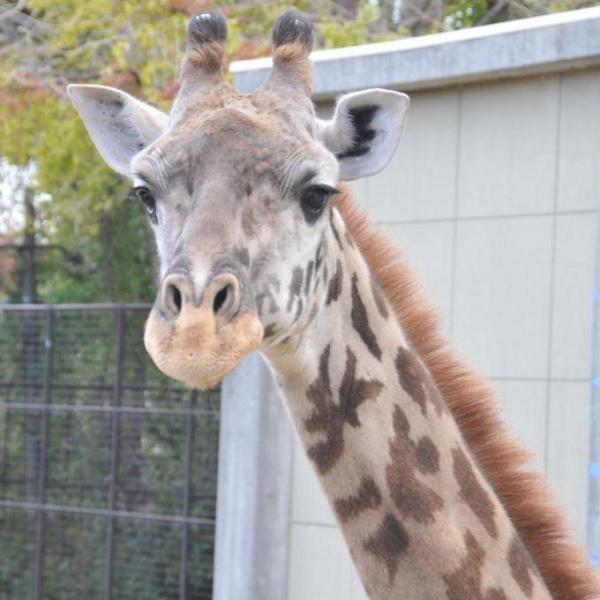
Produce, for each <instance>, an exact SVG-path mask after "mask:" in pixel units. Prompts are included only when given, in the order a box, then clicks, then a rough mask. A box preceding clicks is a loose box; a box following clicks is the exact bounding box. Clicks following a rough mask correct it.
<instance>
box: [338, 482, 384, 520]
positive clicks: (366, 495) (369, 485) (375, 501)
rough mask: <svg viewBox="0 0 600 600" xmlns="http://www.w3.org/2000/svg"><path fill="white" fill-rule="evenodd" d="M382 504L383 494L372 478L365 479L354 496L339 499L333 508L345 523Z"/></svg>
mask: <svg viewBox="0 0 600 600" xmlns="http://www.w3.org/2000/svg"><path fill="white" fill-rule="evenodd" d="M380 504H381V492H380V491H379V488H378V487H377V484H376V483H375V480H373V479H371V478H370V477H363V478H362V480H361V482H360V486H359V487H358V491H357V493H356V494H355V495H354V496H348V497H347V498H338V499H337V500H336V501H335V502H334V503H333V506H334V508H335V512H336V513H337V516H338V518H339V519H340V521H341V522H342V523H345V522H346V521H349V520H350V519H353V518H355V517H356V516H358V515H359V514H360V513H361V512H363V511H365V510H368V509H370V508H377V507H378V506H379V505H380Z"/></svg>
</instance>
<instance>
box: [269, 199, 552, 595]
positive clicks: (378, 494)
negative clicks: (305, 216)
mask: <svg viewBox="0 0 600 600" xmlns="http://www.w3.org/2000/svg"><path fill="white" fill-rule="evenodd" d="M325 242H326V244H327V247H328V252H327V258H326V259H325V261H324V262H323V264H322V266H321V269H320V272H319V273H315V275H314V277H316V278H317V281H319V283H318V284H317V286H322V294H316V295H315V297H316V298H321V299H323V298H324V303H323V304H324V305H322V306H319V310H318V311H312V314H313V315H315V317H314V320H313V321H312V322H311V323H310V324H309V325H308V326H307V327H305V328H304V330H303V331H302V332H300V333H297V334H295V335H293V336H292V337H291V338H289V339H288V340H286V342H285V343H284V344H281V345H280V346H279V347H277V348H273V349H272V350H270V351H267V352H266V353H265V354H266V356H267V359H268V360H269V361H270V363H271V365H272V367H273V368H274V370H275V373H276V377H277V380H278V383H279V385H280V387H281V389H282V391H283V394H284V396H285V399H286V402H287V404H288V407H289V410H290V413H291V416H292V420H293V422H294V426H295V428H296V431H297V433H298V435H299V437H300V439H301V442H302V444H303V446H304V448H305V450H306V452H307V455H308V457H309V458H310V460H311V462H312V464H313V466H314V468H315V470H316V472H317V475H318V477H319V481H320V483H321V485H322V487H323V489H324V491H325V493H326V495H327V497H328V499H329V502H330V504H331V505H332V507H333V510H334V513H335V515H336V518H337V520H338V523H339V525H340V527H341V529H342V532H343V534H344V536H345V539H346V542H347V544H348V546H349V548H350V552H351V555H352V558H353V560H354V562H355V564H356V566H357V569H358V572H359V574H360V577H361V580H362V582H363V584H364V587H365V590H366V591H367V593H368V594H369V597H370V598H371V599H372V600H380V599H381V600H383V599H389V598H396V597H398V598H400V597H401V598H403V599H406V600H411V599H415V600H416V599H420V600H423V599H437V598H449V599H453V600H465V599H466V598H473V599H475V600H477V599H481V600H509V599H512V598H536V599H547V598H550V595H549V593H548V591H547V589H546V587H545V585H544V583H543V582H542V580H541V578H540V577H539V575H538V572H537V569H536V568H535V566H534V564H533V562H532V560H531V558H530V555H529V553H528V552H527V550H526V549H525V547H524V546H523V544H522V542H521V540H520V538H519V536H518V535H517V533H516V531H515V528H514V527H513V525H512V523H511V522H510V520H509V518H508V516H507V513H506V512H505V510H504V509H503V507H502V505H501V504H500V502H499V500H498V498H497V497H496V495H495V494H494V492H493V490H492V488H491V487H490V485H489V484H488V482H487V480H486V478H485V477H484V475H483V474H482V472H481V471H480V469H479V468H478V466H477V464H476V463H475V461H474V459H473V458H472V456H471V453H470V451H469V449H468V448H467V447H466V445H465V442H464V440H463V437H462V436H461V434H460V431H459V430H458V427H457V425H456V423H455V421H454V419H453V417H452V415H451V414H450V412H449V410H448V409H447V407H446V404H445V402H444V399H443V398H442V397H441V395H440V393H439V392H438V390H437V388H436V386H435V384H434V382H433V380H432V378H431V376H430V375H429V373H428V371H427V369H426V368H425V366H424V364H423V362H422V361H421V360H420V358H419V356H418V355H417V354H416V352H415V351H414V349H413V348H412V347H411V346H410V344H409V343H408V341H407V339H406V337H405V335H404V333H403V331H402V328H401V326H400V324H399V322H398V320H397V319H396V317H395V315H394V314H393V311H392V310H391V308H390V307H389V305H388V302H387V300H386V299H385V297H384V296H383V294H382V292H381V291H380V288H379V285H378V283H377V281H375V280H374V279H373V277H372V275H371V273H370V272H369V269H368V266H367V265H366V263H365V261H364V260H363V258H362V256H361V254H360V252H359V250H358V248H357V247H356V245H355V244H354V243H353V241H352V239H351V238H350V236H349V234H348V233H347V231H346V228H345V225H344V222H343V220H342V219H341V217H340V215H339V214H338V213H337V211H335V210H334V211H333V213H332V219H331V227H330V229H329V230H328V234H327V236H326V238H325ZM304 300H305V302H308V303H309V306H310V298H305V299H304ZM321 302H322V300H321Z"/></svg>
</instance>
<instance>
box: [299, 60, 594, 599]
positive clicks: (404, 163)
mask: <svg viewBox="0 0 600 600" xmlns="http://www.w3.org/2000/svg"><path fill="white" fill-rule="evenodd" d="M410 95H411V99H412V103H411V109H410V113H409V120H408V127H407V130H406V134H405V137H404V139H403V140H402V142H401V147H400V149H399V150H398V152H397V153H396V155H395V157H394V159H393V160H392V162H391V164H390V165H389V166H388V167H387V168H386V169H385V170H384V171H383V172H382V173H380V174H378V175H377V176H375V177H372V178H370V179H367V180H365V181H361V182H358V183H357V184H356V185H355V186H354V187H355V190H356V195H357V196H358V197H359V198H360V199H361V203H362V205H363V206H364V207H365V208H366V210H367V212H368V213H369V215H370V216H371V217H372V219H373V220H374V221H376V222H377V223H378V224H380V225H381V226H382V227H383V228H384V229H386V230H387V231H389V232H390V233H391V234H392V236H393V237H394V239H395V240H396V241H397V243H398V244H399V245H400V246H402V247H403V248H404V249H405V251H406V254H407V255H408V256H409V258H410V259H411V260H412V262H413V263H414V265H415V268H416V269H417V271H418V272H419V273H420V275H421V278H422V280H423V282H424V285H425V288H426V289H427V291H428V292H429V294H430V295H431V296H432V297H433V298H434V299H435V301H436V302H437V304H438V305H439V307H440V310H441V312H442V315H443V320H444V327H445V331H446V332H447V334H448V335H449V337H450V338H451V339H452V341H453V343H454V344H455V345H456V346H457V347H458V348H459V349H460V351H461V353H462V355H463V356H464V357H466V358H468V359H469V360H470V361H471V362H472V363H473V364H474V365H475V366H476V367H477V369H478V370H479V371H480V372H481V373H483V374H484V375H486V376H487V377H489V378H491V380H492V381H493V383H494V385H495V387H496V389H497V391H498V395H499V398H500V400H501V405H502V409H503V411H504V414H505V417H506V419H507V420H508V421H509V423H510V424H511V425H512V427H513V429H514V431H515V432H516V433H517V434H518V436H519V437H520V438H521V439H522V441H523V442H524V443H525V444H526V445H527V446H528V447H529V448H530V449H531V450H532V451H533V452H534V453H535V454H534V460H533V464H534V466H535V467H536V468H539V469H541V470H542V471H543V472H544V473H546V475H547V476H548V478H549V480H550V483H551V486H552V488H553V489H554V490H555V492H556V495H557V499H558V501H559V502H560V503H561V504H562V505H563V506H564V508H565V509H566V511H567V512H568V515H569V517H570V520H571V523H572V526H573V528H574V531H575V535H576V536H577V538H578V539H579V540H581V541H583V540H584V539H585V526H586V504H587V465H588V456H589V451H588V444H589V408H590V395H591V387H590V373H591V357H592V310H593V288H594V273H595V260H596V257H595V248H596V236H597V214H596V210H597V206H598V200H599V190H600V185H599V182H600V68H598V67H593V68H587V69H581V70H568V71H564V72H559V73H554V74H548V75H542V76H540V75H534V76H527V77H521V78H515V79H505V80H501V81H497V82H485V83H474V84H470V85H463V86H461V87H453V88H452V87H451V88H436V89H431V90H428V91H417V92H414V93H411V94H410ZM322 108H324V109H325V110H327V105H323V107H322ZM292 480H293V484H292V486H293V487H292V507H291V536H290V539H291V542H290V558H289V573H288V600H312V599H318V600H357V599H365V598H366V596H365V594H364V592H363V591H362V588H361V585H360V582H359V580H358V577H357V576H356V573H355V571H354V567H353V566H352V563H351V560H350V557H349V554H348V551H347V549H346V547H345V545H344V542H343V539H342V536H341V533H340V531H339V529H338V528H337V526H336V524H335V520H334V517H333V515H332V512H331V510H330V508H329V506H328V504H327V501H326V500H325V497H324V495H323V493H322V492H321V490H320V488H319V487H318V484H317V482H316V478H315V476H314V474H313V472H312V468H311V466H310V465H309V464H308V462H307V459H306V458H305V456H304V452H303V450H302V449H301V448H300V447H299V446H298V445H296V447H295V449H294V460H293V477H292Z"/></svg>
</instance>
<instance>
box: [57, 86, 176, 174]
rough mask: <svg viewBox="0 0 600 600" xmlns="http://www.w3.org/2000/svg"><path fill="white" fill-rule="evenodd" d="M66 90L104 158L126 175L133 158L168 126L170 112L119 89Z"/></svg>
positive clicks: (72, 87) (93, 87) (74, 87)
mask: <svg viewBox="0 0 600 600" xmlns="http://www.w3.org/2000/svg"><path fill="white" fill-rule="evenodd" d="M67 93H68V95H69V98H70V99H71V102H73V104H74V105H75V108H76V109H77V112H78V113H79V116H80V117H81V119H82V120H83V124H84V125H85V128H86V129H87V131H88V133H89V134H90V137H91V138H92V141H93V142H94V144H95V145H96V149H97V150H98V152H99V153H100V155H101V156H102V158H103V159H104V160H105V161H106V162H107V164H108V166H109V167H111V168H112V169H114V170H115V171H116V172H117V173H120V174H121V175H125V176H126V177H129V176H130V175H131V173H130V163H131V159H132V158H133V157H134V156H135V155H136V154H137V153H138V152H140V151H141V150H143V149H144V148H145V147H146V146H147V145H148V144H150V143H151V142H153V141H154V140H155V139H156V138H158V137H159V136H160V135H161V134H162V133H163V131H164V130H165V129H166V126H167V121H168V116H167V115H165V114H164V113H163V112H161V111H160V110H158V109H156V108H154V107H152V106H150V105H148V104H146V103H144V102H141V101H140V100H136V99H135V98H134V97H133V96H130V95H129V94H126V93H125V92H121V91H120V90H116V89H114V88H110V87H105V86H103V85H70V86H68V87H67Z"/></svg>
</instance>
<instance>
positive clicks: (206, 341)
mask: <svg viewBox="0 0 600 600" xmlns="http://www.w3.org/2000/svg"><path fill="white" fill-rule="evenodd" d="M262 339H263V326H262V324H261V323H260V321H259V319H258V316H257V315H256V314H255V313H254V312H244V313H242V314H240V315H238V316H236V317H235V318H234V319H232V320H229V321H226V322H224V323H223V322H220V320H219V319H216V318H215V316H214V314H213V313H212V311H209V310H206V307H205V306H200V307H194V306H188V307H185V309H184V310H183V311H182V313H181V314H180V315H179V317H178V319H177V320H176V321H175V322H172V321H170V320H169V319H166V318H165V317H164V315H162V314H161V311H160V310H159V308H157V307H156V306H155V307H154V308H153V309H152V311H151V312H150V315H149V317H148V320H147V322H146V329H145V333H144V344H145V345H146V350H147V351H148V353H149V354H150V356H151V357H152V360H153V361H154V363H155V364H156V366H157V367H158V368H159V369H160V370H161V371H162V372H163V373H164V374H165V375H168V376H169V377H172V378H173V379H177V380H179V381H182V382H183V383H185V384H187V385H189V386H191V387H194V388H197V389H200V390H204V389H207V388H210V387H213V386H215V385H216V384H217V383H219V382H220V381H221V379H223V377H225V375H227V374H228V373H229V372H231V371H232V370H233V369H234V368H235V367H236V366H237V365H238V363H239V362H240V361H241V360H242V359H243V358H244V357H245V356H246V355H247V354H250V352H252V351H254V350H256V349H258V347H259V346H260V344H261V342H262Z"/></svg>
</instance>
